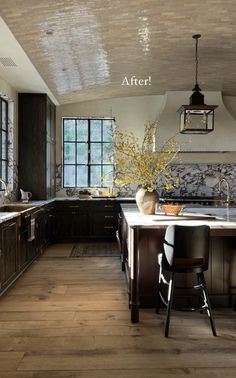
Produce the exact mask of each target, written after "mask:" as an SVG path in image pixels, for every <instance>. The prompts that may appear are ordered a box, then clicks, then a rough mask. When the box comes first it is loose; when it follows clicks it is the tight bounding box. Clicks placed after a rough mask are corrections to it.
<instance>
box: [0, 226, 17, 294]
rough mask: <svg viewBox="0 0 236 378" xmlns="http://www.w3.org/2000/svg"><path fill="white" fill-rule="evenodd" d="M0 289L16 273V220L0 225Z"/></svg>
mask: <svg viewBox="0 0 236 378" xmlns="http://www.w3.org/2000/svg"><path fill="white" fill-rule="evenodd" d="M0 230H1V231H0V289H2V288H4V287H6V286H7V285H8V284H9V282H10V281H11V280H12V279H13V277H14V276H16V272H17V239H18V238H17V234H18V233H17V230H18V224H17V220H12V221H7V222H4V223H2V224H1V225H0Z"/></svg>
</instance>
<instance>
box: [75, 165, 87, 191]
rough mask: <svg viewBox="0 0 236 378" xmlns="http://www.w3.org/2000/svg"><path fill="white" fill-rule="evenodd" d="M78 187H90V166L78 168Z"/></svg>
mask: <svg viewBox="0 0 236 378" xmlns="http://www.w3.org/2000/svg"><path fill="white" fill-rule="evenodd" d="M76 186H86V187H87V186H88V166H87V165H79V166H77V185H76Z"/></svg>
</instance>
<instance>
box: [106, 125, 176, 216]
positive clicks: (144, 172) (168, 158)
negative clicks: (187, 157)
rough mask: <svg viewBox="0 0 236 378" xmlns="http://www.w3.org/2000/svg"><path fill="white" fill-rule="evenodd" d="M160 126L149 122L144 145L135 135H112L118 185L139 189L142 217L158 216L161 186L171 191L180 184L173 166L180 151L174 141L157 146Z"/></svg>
mask: <svg viewBox="0 0 236 378" xmlns="http://www.w3.org/2000/svg"><path fill="white" fill-rule="evenodd" d="M157 126H158V125H157V122H148V123H147V124H146V125H145V131H144V137H143V140H142V141H141V142H140V140H139V139H138V138H137V137H136V136H135V135H134V134H133V133H132V132H130V133H128V132H127V131H120V130H119V129H118V128H115V130H114V131H113V138H114V162H115V180H114V181H115V184H116V185H117V186H121V187H122V186H125V185H126V186H127V185H135V184H136V185H137V186H138V191H137V193H136V202H137V205H138V207H139V209H140V211H141V212H142V213H143V214H154V213H155V207H156V204H157V203H158V200H159V196H158V191H157V190H158V186H159V185H164V186H165V188H166V189H167V190H168V189H171V188H173V186H176V185H177V183H178V179H177V178H175V177H173V174H172V167H171V163H172V162H173V161H174V160H175V159H176V157H177V154H178V152H179V150H180V147H179V144H178V143H177V141H176V140H175V138H174V137H173V138H170V139H168V140H167V141H166V142H165V143H164V144H163V145H162V146H158V143H156V133H157Z"/></svg>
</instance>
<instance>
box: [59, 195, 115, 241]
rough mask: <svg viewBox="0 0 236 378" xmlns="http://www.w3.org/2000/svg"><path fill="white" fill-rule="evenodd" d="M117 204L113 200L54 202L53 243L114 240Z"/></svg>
mask: <svg viewBox="0 0 236 378" xmlns="http://www.w3.org/2000/svg"><path fill="white" fill-rule="evenodd" d="M118 212H119V202H118V201H115V200H102V199H101V200H85V201H83V200H82V201H81V200H71V201H70V200H67V201H66V200H65V201H56V202H55V215H54V216H55V218H54V227H55V231H54V235H55V241H56V242H60V241H75V240H79V239H83V238H84V239H106V240H108V239H109V240H112V239H114V240H115V235H116V230H117V227H118Z"/></svg>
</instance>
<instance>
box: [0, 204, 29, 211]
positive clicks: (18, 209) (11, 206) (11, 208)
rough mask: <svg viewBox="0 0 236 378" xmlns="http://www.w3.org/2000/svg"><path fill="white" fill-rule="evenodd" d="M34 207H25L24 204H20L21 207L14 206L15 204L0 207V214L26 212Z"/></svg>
mask: <svg viewBox="0 0 236 378" xmlns="http://www.w3.org/2000/svg"><path fill="white" fill-rule="evenodd" d="M33 208H34V206H33V205H25V204H22V205H15V204H12V205H3V206H1V207H0V212H1V213H3V212H4V213H9V212H23V211H27V210H30V209H33Z"/></svg>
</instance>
